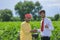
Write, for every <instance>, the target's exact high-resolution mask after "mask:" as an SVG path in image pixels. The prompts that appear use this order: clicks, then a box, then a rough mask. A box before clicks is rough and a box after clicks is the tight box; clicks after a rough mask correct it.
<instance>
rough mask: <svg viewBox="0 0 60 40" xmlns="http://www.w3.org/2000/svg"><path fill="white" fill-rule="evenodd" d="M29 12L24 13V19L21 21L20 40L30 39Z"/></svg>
mask: <svg viewBox="0 0 60 40" xmlns="http://www.w3.org/2000/svg"><path fill="white" fill-rule="evenodd" d="M31 17H32V16H31V14H26V15H25V21H24V22H22V23H21V30H20V40H32V34H31V32H30V31H31V25H30V23H29V21H30V19H31Z"/></svg>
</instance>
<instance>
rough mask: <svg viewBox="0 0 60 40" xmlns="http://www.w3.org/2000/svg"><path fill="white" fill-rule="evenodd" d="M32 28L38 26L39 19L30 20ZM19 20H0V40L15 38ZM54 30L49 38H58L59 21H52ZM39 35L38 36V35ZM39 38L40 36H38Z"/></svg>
mask: <svg viewBox="0 0 60 40" xmlns="http://www.w3.org/2000/svg"><path fill="white" fill-rule="evenodd" d="M30 23H31V27H32V29H33V28H34V27H36V28H37V29H38V28H40V21H33V22H30ZM20 24H21V22H0V40H17V39H18V31H19V30H20ZM53 26H54V28H55V29H54V31H53V35H52V36H51V40H60V21H53ZM39 37H40V36H39ZM39 39H40V38H39Z"/></svg>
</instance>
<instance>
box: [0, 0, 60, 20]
mask: <svg viewBox="0 0 60 40" xmlns="http://www.w3.org/2000/svg"><path fill="white" fill-rule="evenodd" d="M42 8H43V7H42V5H41V4H40V3H39V2H38V1H37V2H35V3H34V2H32V1H24V2H18V3H17V4H16V5H15V6H14V9H15V11H16V14H18V15H19V17H14V16H13V13H12V10H10V9H1V10H0V21H24V15H25V14H26V13H30V14H32V16H33V17H32V21H40V20H41V17H40V15H39V14H38V12H39V10H41V9H42ZM49 18H50V19H51V20H52V21H58V20H60V14H56V15H55V16H54V17H49Z"/></svg>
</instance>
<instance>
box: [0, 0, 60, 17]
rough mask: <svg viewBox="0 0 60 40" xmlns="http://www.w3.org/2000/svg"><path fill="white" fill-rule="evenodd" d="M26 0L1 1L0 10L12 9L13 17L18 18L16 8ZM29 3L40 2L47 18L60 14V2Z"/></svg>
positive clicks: (51, 0) (57, 0)
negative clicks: (20, 2)
mask: <svg viewBox="0 0 60 40" xmlns="http://www.w3.org/2000/svg"><path fill="white" fill-rule="evenodd" d="M19 1H22V2H23V1H24V0H0V10H1V9H6V8H7V9H10V10H12V12H13V15H14V16H16V14H15V10H14V6H15V5H16V4H17V3H18V2H19ZM26 1H27V0H26ZM28 1H33V2H36V1H39V2H40V3H41V5H42V6H43V8H42V10H45V11H46V16H54V15H55V14H57V13H59V14H60V0H28Z"/></svg>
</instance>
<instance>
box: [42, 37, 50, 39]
mask: <svg viewBox="0 0 60 40" xmlns="http://www.w3.org/2000/svg"><path fill="white" fill-rule="evenodd" d="M41 40H50V37H41Z"/></svg>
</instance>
